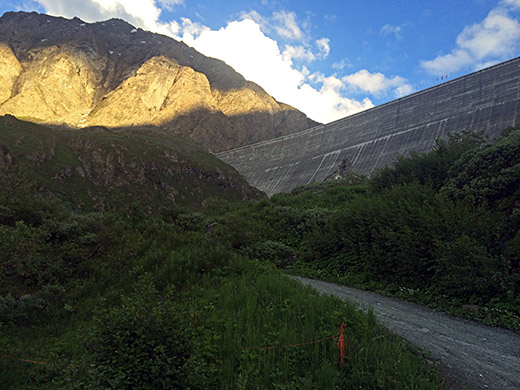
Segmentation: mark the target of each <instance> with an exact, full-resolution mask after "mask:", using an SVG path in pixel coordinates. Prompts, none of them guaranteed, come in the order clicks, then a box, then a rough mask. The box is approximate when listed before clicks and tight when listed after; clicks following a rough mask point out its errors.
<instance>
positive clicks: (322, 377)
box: [0, 194, 441, 389]
mask: <svg viewBox="0 0 520 390" xmlns="http://www.w3.org/2000/svg"><path fill="white" fill-rule="evenodd" d="M17 195H18V196H17V197H16V198H14V197H12V196H7V195H6V194H4V195H3V196H2V197H1V198H0V201H1V202H0V204H1V205H2V206H1V208H0V264H1V267H2V273H1V275H2V276H1V278H0V324H1V326H0V354H1V355H0V383H2V388H5V389H9V388H12V389H54V388H77V389H109V388H117V389H176V388H179V389H181V388H182V389H184V388H193V389H196V388H204V389H206V388H221V389H249V388H265V389H273V388H274V389H315V388H327V389H331V388H367V389H368V388H370V389H377V388H384V389H403V388H410V389H438V388H439V385H440V384H441V380H440V379H439V378H438V377H437V375H436V374H435V373H434V372H433V371H431V370H430V369H429V368H428V367H427V366H426V364H425V362H424V361H423V360H422V359H421V357H420V356H419V355H417V353H416V352H414V351H413V350H411V349H410V348H409V347H408V346H407V345H406V344H405V343H404V342H403V341H401V340H400V339H398V338H396V337H394V336H392V335H390V334H388V333H387V332H386V331H385V330H384V329H382V328H380V327H379V326H378V325H377V324H376V322H375V319H374V317H373V315H371V314H369V315H368V316H367V315H365V314H363V313H361V312H360V311H358V310H356V309H354V308H353V307H352V306H350V305H347V304H345V303H343V302H340V301H339V300H336V299H332V298H325V297H321V296H319V295H318V294H317V293H314V292H313V291H312V290H310V289H305V288H303V287H302V286H300V285H299V284H298V283H297V282H294V281H291V280H289V279H287V277H286V276H283V275H282V274H281V273H280V272H279V271H277V270H275V269H274V268H273V267H272V266H270V265H269V264H267V263H264V264H263V265H262V264H261V263H260V262H258V261H256V260H254V259H252V258H247V257H246V256H244V255H241V254H239V253H238V252H237V251H236V250H235V249H233V247H232V243H231V242H230V241H229V240H228V239H226V238H225V236H227V237H231V235H230V233H231V232H229V231H228V232H225V229H222V228H223V226H221V224H219V225H211V224H208V222H209V221H213V222H214V221H215V217H214V216H212V212H213V211H215V210H216V209H217V208H218V207H220V205H222V203H221V202H220V201H218V200H215V199H214V200H210V201H208V202H207V204H208V206H207V208H206V209H205V210H203V213H187V214H186V213H184V214H183V213H182V212H181V211H180V210H179V209H170V210H168V211H164V212H163V213H162V214H161V215H160V216H152V215H150V214H148V213H147V212H146V208H143V207H141V206H139V205H137V204H133V205H132V206H131V207H130V208H129V210H128V212H127V213H125V214H118V213H115V212H111V213H106V214H95V213H90V214H79V215H78V214H72V213H70V212H69V211H68V210H67V209H65V208H64V207H63V206H62V204H61V203H59V202H58V201H53V200H44V199H33V198H24V197H23V196H22V195H21V194H17ZM224 204H227V203H224ZM212 229H213V230H212ZM342 320H343V321H344V322H345V324H346V328H347V332H348V333H347V334H345V337H346V338H347V341H348V342H347V344H348V345H347V351H346V352H347V356H348V358H347V359H346V361H345V365H344V366H343V367H342V366H341V365H340V362H339V355H338V351H337V350H336V346H335V343H336V341H335V340H333V339H332V338H330V337H331V336H338V334H337V333H338V330H339V326H340V324H341V321H342ZM327 337H329V338H328V339H326V340H323V341H322V342H319V343H315V344H309V345H301V346H297V347H291V348H285V347H281V346H286V345H293V344H300V343H303V342H309V341H316V340H320V339H323V338H327ZM266 346H269V347H270V348H264V347H266ZM21 359H22V360H21ZM27 360H31V361H32V362H28V361H27Z"/></svg>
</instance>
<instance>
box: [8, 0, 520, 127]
mask: <svg viewBox="0 0 520 390" xmlns="http://www.w3.org/2000/svg"><path fill="white" fill-rule="evenodd" d="M21 10H23V11H37V12H41V13H47V14H50V15H54V16H64V17H67V18H72V17H74V16H77V17H79V18H80V19H82V20H84V21H85V22H95V21H101V20H107V19H110V18H114V17H117V18H121V19H124V20H126V21H128V22H129V23H131V24H133V25H134V26H136V27H141V28H143V29H146V30H149V31H153V32H157V33H160V34H164V35H168V36H170V37H172V38H175V39H177V40H182V41H184V42H185V43H186V44H188V45H189V46H192V47H193V48H195V49H196V50H198V51H199V52H201V53H202V54H204V55H207V56H210V57H215V58H219V59H221V60H224V61H225V62H226V63H227V64H228V65H230V66H232V67H233V68H234V69H235V70H236V71H237V72H239V73H240V74H242V75H243V76H244V77H245V78H246V79H248V80H251V81H254V82H256V83H257V84H259V85H260V86H261V87H262V88H264V89H265V90H266V91H267V92H268V93H269V94H270V95H272V96H273V97H274V98H275V99H276V100H278V101H280V102H284V103H286V104H289V105H291V106H293V107H295V108H297V109H299V110H301V111H303V112H305V113H306V114H307V116H309V117H310V118H312V119H314V120H316V121H319V122H322V123H329V122H332V121H334V120H337V119H340V118H344V117H346V116H348V115H351V114H354V113H356V112H359V111H362V110H365V109H368V108H371V107H373V106H376V105H379V104H383V103H385V102H388V101H391V100H394V99H396V98H399V97H402V96H406V95H408V94H410V93H413V92H416V91H420V90H423V89H425V88H428V87H431V86H434V85H437V84H441V83H444V82H446V81H449V80H452V79H454V78H457V77H460V76H462V75H465V74H468V73H471V72H474V71H476V70H479V69H482V68H485V67H488V66H491V65H494V64H496V63H499V62H502V61H505V60H508V59H511V58H514V57H517V56H520V0H436V1H426V0H415V1H411V0H392V1H388V0H343V1H339V0H329V1H327V2H318V1H309V0H300V1H290V0H241V1H237V0H228V1H219V0H0V14H3V13H4V12H6V11H21Z"/></svg>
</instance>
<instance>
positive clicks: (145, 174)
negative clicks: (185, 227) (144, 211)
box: [0, 115, 263, 212]
mask: <svg viewBox="0 0 520 390" xmlns="http://www.w3.org/2000/svg"><path fill="white" fill-rule="evenodd" d="M0 146H1V148H0V186H1V187H3V188H8V189H13V190H21V189H22V188H23V189H24V191H26V192H30V193H33V194H36V195H43V196H49V195H52V196H55V197H57V198H59V199H61V200H63V201H64V202H66V203H67V204H69V207H70V208H72V209H74V210H78V211H81V212H89V211H107V210H112V209H119V210H121V209H126V208H127V207H128V204H130V203H132V202H135V201H140V202H141V203H142V204H143V205H144V206H146V207H148V208H149V209H150V210H153V209H158V208H160V207H161V206H162V205H164V204H169V203H175V204H177V205H180V206H183V207H185V208H191V209H196V208H198V207H200V205H201V203H202V202H203V201H204V200H205V199H206V198H208V197H211V196H218V197H220V198H224V199H228V200H232V201H233V200H243V199H260V198H262V197H263V194H261V192H260V191H258V190H256V189H254V188H252V187H251V186H249V185H248V184H247V183H246V181H245V180H244V179H243V178H241V177H240V176H239V175H238V173H237V172H236V171H235V170H234V169H233V168H231V167H230V166H228V165H227V164H225V163H223V162H222V161H220V160H219V159H217V158H216V157H215V156H213V155H212V154H210V153H208V152H206V151H204V150H203V149H202V148H201V147H199V146H197V145H196V144H195V143H194V142H193V141H191V140H189V139H187V138H183V137H180V136H177V135H173V134H171V133H168V132H166V131H164V130H161V129H160V128H157V127H154V126H143V127H133V128H121V129H114V128H111V129H108V128H105V127H92V128H86V129H82V130H81V131H78V130H73V129H69V128H59V129H58V128H52V127H47V126H42V125H38V124H35V123H29V122H24V121H21V120H18V119H16V118H15V117H12V116H9V115H6V116H0Z"/></svg>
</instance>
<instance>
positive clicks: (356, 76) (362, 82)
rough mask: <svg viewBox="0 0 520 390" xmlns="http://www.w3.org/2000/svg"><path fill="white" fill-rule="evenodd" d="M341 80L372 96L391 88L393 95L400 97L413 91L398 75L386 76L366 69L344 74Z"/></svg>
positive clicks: (386, 91) (384, 92) (382, 93)
mask: <svg viewBox="0 0 520 390" xmlns="http://www.w3.org/2000/svg"><path fill="white" fill-rule="evenodd" d="M342 80H343V81H344V82H345V83H346V84H347V85H348V86H350V87H352V88H356V89H358V90H361V91H365V92H369V93H370V94H372V95H374V96H381V95H384V94H386V93H388V92H389V91H390V90H392V91H393V93H394V96H395V97H401V96H404V95H408V94H410V93H411V92H412V91H413V88H412V86H411V85H410V84H408V83H407V81H406V79H404V78H402V77H400V76H394V77H392V78H388V77H386V76H385V75H384V74H382V73H370V72H369V71H368V70H366V69H362V70H360V71H359V72H356V73H353V74H350V75H347V76H344V77H343V78H342Z"/></svg>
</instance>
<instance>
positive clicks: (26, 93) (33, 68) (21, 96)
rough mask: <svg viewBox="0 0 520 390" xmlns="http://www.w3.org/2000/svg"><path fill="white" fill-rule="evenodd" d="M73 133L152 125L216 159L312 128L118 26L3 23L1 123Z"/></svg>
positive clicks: (205, 63)
mask: <svg viewBox="0 0 520 390" xmlns="http://www.w3.org/2000/svg"><path fill="white" fill-rule="evenodd" d="M4 114H11V115H15V116H17V117H19V118H23V119H28V120H32V121H36V122H43V123H47V124H66V125H68V126H70V127H77V128H81V127H86V126H92V125H100V126H110V127H122V126H125V127H126V126H141V125H148V124H153V125H157V126H160V127H161V128H163V129H167V130H169V131H171V132H173V133H177V134H180V135H184V136H188V137H190V138H192V139H193V140H195V141H196V142H198V143H199V144H201V145H202V146H204V147H205V148H206V149H208V150H210V151H213V152H217V151H222V150H227V149H231V148H235V147H238V146H241V145H246V144H250V143H253V142H257V141H261V140H267V139H271V138H275V137H278V136H282V135H286V134H291V133H294V132H298V131H300V130H304V129H307V128H309V127H312V126H313V125H315V124H316V123H315V122H314V121H312V120H310V119H309V118H307V117H306V116H305V115H304V114H303V113H301V112H300V111H298V110H296V109H294V108H292V107H290V106H288V105H285V104H282V103H279V102H277V101H276V100H275V99H273V98H272V97H271V96H270V95H268V94H267V93H266V92H265V91H264V90H263V89H262V88H261V87H260V86H258V85H256V84H254V83H252V82H249V81H246V80H245V79H244V78H243V77H242V76H241V75H240V74H238V73H236V72H235V71H234V70H233V69H232V68H231V67H229V66H228V65H226V64H225V63H224V62H222V61H219V60H216V59H212V58H208V57H205V56H203V55H202V54H200V53H198V52H197V51H195V50H194V49H192V48H190V47H188V46H187V45H185V44H184V43H182V42H177V41H175V40H174V39H171V38H168V37H166V36H162V35H158V34H153V33H150V32H146V31H143V30H141V29H136V28H134V26H132V25H130V24H128V23H126V22H124V21H122V20H119V19H111V20H108V21H106V22H99V23H92V24H89V23H85V22H83V21H81V20H80V19H77V18H74V19H71V20H68V19H64V18H56V17H51V16H47V15H42V14H37V13H25V12H18V13H13V12H8V13H6V14H4V15H3V16H2V17H0V115H4Z"/></svg>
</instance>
